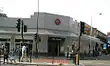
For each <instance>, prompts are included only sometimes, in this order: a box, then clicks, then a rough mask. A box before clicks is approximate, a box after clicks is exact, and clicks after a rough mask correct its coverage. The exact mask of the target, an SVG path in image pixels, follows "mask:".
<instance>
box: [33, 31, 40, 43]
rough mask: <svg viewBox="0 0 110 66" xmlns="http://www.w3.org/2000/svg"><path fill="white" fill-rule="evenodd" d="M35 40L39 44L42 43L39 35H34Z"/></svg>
mask: <svg viewBox="0 0 110 66" xmlns="http://www.w3.org/2000/svg"><path fill="white" fill-rule="evenodd" d="M34 39H35V41H37V42H40V41H41V38H40V37H39V35H38V34H37V33H36V34H34Z"/></svg>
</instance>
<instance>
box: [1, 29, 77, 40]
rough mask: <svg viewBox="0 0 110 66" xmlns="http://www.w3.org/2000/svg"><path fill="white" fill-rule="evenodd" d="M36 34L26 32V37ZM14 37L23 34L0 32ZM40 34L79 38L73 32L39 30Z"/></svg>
mask: <svg viewBox="0 0 110 66" xmlns="http://www.w3.org/2000/svg"><path fill="white" fill-rule="evenodd" d="M35 33H36V32H24V35H30V36H31V35H34V34H35ZM4 34H7V35H12V34H19V35H20V34H21V32H15V31H0V35H4ZM38 34H40V35H50V36H58V37H75V38H78V35H76V34H75V33H72V32H66V31H55V30H39V31H38Z"/></svg>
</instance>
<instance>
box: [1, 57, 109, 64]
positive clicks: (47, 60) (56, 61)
mask: <svg viewBox="0 0 110 66" xmlns="http://www.w3.org/2000/svg"><path fill="white" fill-rule="evenodd" d="M1 61H2V62H3V58H2V59H1ZM52 62H54V64H52ZM59 64H63V65H68V66H76V65H75V64H73V60H66V59H64V58H60V59H57V58H54V60H53V59H52V58H46V57H45V58H37V59H36V58H33V59H32V63H30V62H19V61H18V59H16V63H15V64H2V66H13V65H14V66H19V65H20V66H22V65H26V66H28V65H32V66H36V65H59ZM101 65H103V66H110V60H80V66H101Z"/></svg>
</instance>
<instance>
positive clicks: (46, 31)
mask: <svg viewBox="0 0 110 66" xmlns="http://www.w3.org/2000/svg"><path fill="white" fill-rule="evenodd" d="M17 19H18V18H13V17H0V42H1V43H3V44H4V43H5V42H8V43H9V45H8V46H9V49H10V51H11V49H12V48H14V49H15V48H16V49H17V48H18V47H19V46H20V44H21V35H20V32H17V29H16V20H17ZM22 19H23V20H24V24H25V25H27V27H28V30H27V32H25V33H24V40H25V41H24V43H26V44H27V45H29V47H30V49H32V51H33V52H35V51H36V47H37V48H38V50H39V52H40V53H42V54H48V55H51V54H52V53H53V51H52V50H53V49H55V51H54V52H55V55H56V56H60V55H61V54H64V53H65V52H67V49H66V48H67V47H71V46H72V44H75V46H76V48H78V36H79V31H80V24H79V22H77V21H74V20H73V18H71V17H69V16H64V15H57V14H50V13H44V12H40V13H39V20H38V34H39V36H40V38H41V42H39V43H38V45H37V46H36V43H35V39H34V34H35V33H36V31H37V13H34V15H31V17H30V18H22ZM91 38H92V40H91V41H92V43H91V48H90V49H91V50H92V49H93V47H94V46H95V43H96V42H98V43H99V44H101V43H103V42H102V41H100V40H99V39H98V38H96V37H91ZM89 43H90V36H88V35H83V36H82V37H81V49H80V50H81V52H82V53H83V52H84V51H87V52H88V50H89Z"/></svg>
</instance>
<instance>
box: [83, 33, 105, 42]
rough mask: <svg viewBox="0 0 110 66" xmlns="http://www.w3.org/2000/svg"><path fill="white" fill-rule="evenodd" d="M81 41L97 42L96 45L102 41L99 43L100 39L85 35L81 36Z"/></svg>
mask: <svg viewBox="0 0 110 66" xmlns="http://www.w3.org/2000/svg"><path fill="white" fill-rule="evenodd" d="M82 39H83V40H91V41H94V42H98V43H103V42H102V41H100V39H98V38H96V37H92V36H89V35H85V34H83V35H82Z"/></svg>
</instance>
